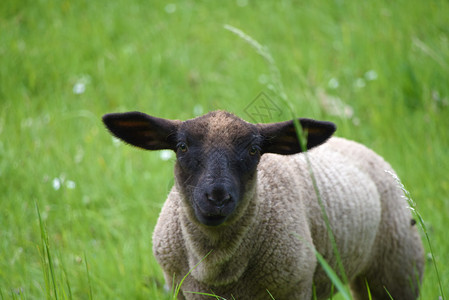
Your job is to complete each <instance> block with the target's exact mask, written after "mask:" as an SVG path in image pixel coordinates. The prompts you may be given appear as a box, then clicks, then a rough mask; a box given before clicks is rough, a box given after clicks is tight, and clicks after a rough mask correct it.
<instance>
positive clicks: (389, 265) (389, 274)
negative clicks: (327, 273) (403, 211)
mask: <svg viewBox="0 0 449 300" xmlns="http://www.w3.org/2000/svg"><path fill="white" fill-rule="evenodd" d="M408 226H411V225H408ZM402 232H403V233H406V234H405V235H404V234H403V235H402V238H401V239H396V241H395V242H394V243H391V244H390V245H389V247H388V246H386V244H385V243H384V244H383V245H384V246H386V247H385V248H386V249H385V250H384V252H383V255H380V256H379V257H378V259H377V260H375V261H374V262H373V266H372V267H371V268H369V269H368V271H367V274H364V275H363V276H359V277H357V278H356V279H355V280H354V281H353V282H352V283H351V290H352V292H353V294H354V297H355V299H370V298H369V297H368V293H367V283H368V286H369V290H370V294H371V297H372V299H391V297H393V299H395V300H401V299H404V300H409V299H417V298H418V295H419V286H420V283H421V278H422V274H423V271H424V250H423V248H422V244H421V242H420V239H419V234H418V232H417V230H416V228H403V229H402ZM389 239H390V241H392V240H393V239H394V238H393V236H390V237H389ZM386 240H387V241H388V239H386ZM387 291H388V293H387ZM390 295H391V297H390Z"/></svg>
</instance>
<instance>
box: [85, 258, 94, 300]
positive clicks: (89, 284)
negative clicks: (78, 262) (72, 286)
mask: <svg viewBox="0 0 449 300" xmlns="http://www.w3.org/2000/svg"><path fill="white" fill-rule="evenodd" d="M84 263H85V265H86V276H87V285H88V287H89V299H90V300H92V299H93V293H92V283H91V281H90V275H89V264H88V262H87V256H86V252H84Z"/></svg>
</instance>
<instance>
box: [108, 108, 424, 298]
mask: <svg viewBox="0 0 449 300" xmlns="http://www.w3.org/2000/svg"><path fill="white" fill-rule="evenodd" d="M103 121H104V123H105V125H106V126H107V128H108V129H109V130H110V132H111V133H112V134H113V135H115V136H116V137H118V138H120V139H122V140H123V141H125V142H127V143H129V144H131V145H134V146H137V147H140V148H143V149H147V150H160V149H170V150H173V151H174V152H175V153H176V157H177V159H176V163H175V168H174V174H175V184H174V186H173V188H172V190H171V192H170V193H169V195H168V198H167V200H166V202H165V204H164V206H163V208H162V211H161V214H160V216H159V219H158V222H157V225H156V228H155V231H154V235H153V252H154V255H155V257H156V259H157V261H158V262H159V264H160V265H161V267H162V269H163V272H164V276H165V279H166V283H167V285H168V286H173V285H176V284H180V282H181V280H182V278H183V277H184V276H185V275H186V274H188V273H189V271H191V273H190V274H189V276H187V277H186V278H185V280H184V281H183V283H182V286H181V289H182V294H180V295H179V298H180V299H210V297H207V296H203V295H199V294H198V293H196V292H200V293H214V294H216V295H218V296H221V297H224V298H226V299H239V300H241V299H272V298H271V296H270V294H271V295H272V296H273V297H274V298H275V299H277V300H281V299H312V297H315V296H316V299H326V298H327V297H330V296H331V293H332V291H333V290H334V289H333V288H332V283H331V281H330V280H329V279H328V277H327V275H326V273H325V272H324V270H323V268H322V267H321V265H320V264H319V263H318V262H317V258H316V255H315V253H314V249H316V251H318V252H319V253H320V254H321V255H322V256H323V257H324V258H325V259H326V261H327V262H328V263H329V264H330V265H331V266H332V267H333V269H334V270H337V269H338V267H337V258H336V255H335V252H334V251H333V248H332V243H331V242H330V240H329V237H328V231H327V229H326V223H325V221H324V218H323V214H322V210H321V206H320V204H319V203H320V202H319V201H318V196H317V193H316V192H315V189H314V182H313V181H312V178H311V176H310V171H309V165H310V166H311V169H312V171H313V174H314V177H315V183H316V187H317V189H318V191H319V193H318V194H319V196H320V198H321V201H322V204H323V206H324V208H325V211H326V214H327V216H328V219H329V224H330V227H331V229H332V233H333V235H334V237H335V240H336V245H337V248H338V252H339V254H340V257H341V262H342V264H343V267H344V270H345V274H346V277H347V279H348V281H349V285H350V288H351V292H352V294H353V296H354V298H355V299H369V296H368V293H367V287H366V286H367V284H368V285H369V290H370V293H371V297H372V299H390V297H389V295H388V293H389V294H391V296H392V297H393V298H394V299H416V298H417V297H418V294H419V285H420V283H421V279H422V274H423V269H424V254H423V247H422V243H421V239H420V236H419V233H418V231H417V229H416V226H413V224H414V223H413V222H412V216H411V213H410V211H409V208H407V204H406V202H405V200H404V199H403V198H402V197H401V196H402V191H401V190H400V189H399V187H398V185H397V183H396V181H395V180H394V179H393V178H392V176H390V174H387V173H386V172H385V170H389V171H391V172H393V171H392V169H391V167H390V165H389V164H388V163H386V162H385V161H384V160H383V159H382V158H381V157H380V156H378V155H377V154H375V153H374V152H373V151H372V150H370V149H368V148H366V147H365V146H362V145H360V144H358V143H356V142H353V141H349V140H346V139H343V138H337V137H331V136H332V135H333V133H334V131H335V130H336V127H335V125H334V124H333V123H330V122H324V121H316V120H311V119H299V122H300V124H301V126H302V129H303V131H304V133H305V136H306V137H307V140H306V145H305V146H306V148H307V150H308V151H307V157H308V159H309V161H310V164H308V162H307V157H306V155H305V154H304V153H301V152H302V147H301V146H300V143H299V141H298V137H297V136H298V135H297V133H296V130H295V126H294V122H293V121H286V122H280V123H271V124H251V123H247V122H245V121H244V120H242V119H240V118H238V117H237V116H235V115H233V114H230V113H228V112H224V111H214V112H210V113H208V114H206V115H203V116H201V117H197V118H195V119H191V120H187V121H184V122H182V121H178V120H168V119H161V118H156V117H152V116H149V115H146V114H143V113H140V112H128V113H114V114H107V115H105V116H104V117H103ZM386 291H388V293H387V292H386ZM269 293H270V294H269ZM314 299H315V298H314Z"/></svg>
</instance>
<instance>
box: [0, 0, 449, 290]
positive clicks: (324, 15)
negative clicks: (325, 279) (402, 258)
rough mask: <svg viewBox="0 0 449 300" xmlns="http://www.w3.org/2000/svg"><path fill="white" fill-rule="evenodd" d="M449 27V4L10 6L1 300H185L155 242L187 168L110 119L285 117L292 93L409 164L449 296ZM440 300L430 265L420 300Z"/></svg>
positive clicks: (246, 1)
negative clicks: (123, 115) (167, 282)
mask: <svg viewBox="0 0 449 300" xmlns="http://www.w3.org/2000/svg"><path fill="white" fill-rule="evenodd" d="M448 16H449V3H448V1H443V0H429V1H418V0H397V1H386V0H379V1H371V0H367V1H356V0H334V1H323V0H319V1H287V0H285V1H284V0H282V1H264V2H262V1H258V2H256V1H250V0H237V1H220V2H218V1H183V2H163V1H139V0H127V1H123V0H117V1H107V0H98V1H83V0H80V1H62V0H61V1H56V0H36V1H27V0H22V1H14V0H3V1H1V2H0V298H5V299H9V298H17V299H41V298H45V297H47V298H56V296H58V298H69V299H70V298H75V299H87V298H89V297H90V296H89V295H92V296H93V298H95V299H111V298H114V299H169V298H170V296H169V294H167V293H166V292H164V289H163V287H162V285H163V278H162V273H161V271H160V269H159V267H158V265H157V263H156V261H155V259H154V258H153V255H152V251H151V235H152V231H153V227H154V225H155V222H156V220H157V216H158V214H159V211H160V209H161V206H162V203H163V202H164V200H165V197H166V195H167V193H168V191H169V189H170V187H171V185H172V183H173V175H172V168H173V162H174V157H173V156H170V154H169V153H166V152H144V151H139V150H136V149H134V148H131V147H128V146H126V145H123V144H121V143H118V142H116V141H115V140H113V139H112V138H111V136H110V135H109V133H108V132H107V131H106V130H105V129H104V127H103V125H102V123H101V116H102V115H103V114H105V113H108V112H124V111H130V110H140V111H144V112H146V113H148V114H151V115H154V116H159V117H165V118H173V119H188V118H192V117H195V116H196V115H199V114H202V113H206V112H207V111H210V110H214V109H225V110H228V111H231V112H233V113H235V114H237V115H239V116H240V117H242V118H244V119H247V120H249V121H252V120H254V119H255V121H265V122H266V121H270V122H274V121H280V120H286V119H290V118H291V113H290V111H289V108H288V105H287V104H286V103H285V102H284V101H283V99H288V102H289V105H290V106H291V107H292V108H293V113H294V114H295V115H296V116H301V117H309V118H316V119H324V120H331V121H333V122H335V123H336V124H337V126H338V131H337V134H338V135H339V136H343V137H347V138H351V139H354V140H356V141H359V142H362V143H364V144H365V145H367V146H368V147H371V148H373V149H374V150H376V151H377V152H378V153H379V154H381V155H383V156H384V157H385V159H386V160H388V161H389V162H390V163H391V164H392V166H393V167H394V168H395V169H396V170H397V172H398V174H399V176H400V177H401V178H402V180H403V183H404V184H405V185H406V187H407V188H408V189H409V191H410V192H411V194H412V197H413V198H414V200H415V201H416V203H417V209H418V210H419V212H420V213H421V215H422V216H423V218H424V220H425V222H426V225H427V227H428V229H429V235H430V239H431V242H432V245H433V248H434V254H435V257H436V260H437V263H438V266H439V268H440V275H441V278H442V285H443V286H444V287H445V289H446V290H445V293H446V295H448V294H449V290H448V287H449V269H448V268H447V265H448V264H449V259H448V253H449V239H448V238H447V227H446V226H447V224H448V221H449V179H448V175H447V172H448V170H449V155H448V154H449V150H448V148H449V133H448V130H449V107H448V106H449V100H448V99H449V84H448V83H449V18H448ZM225 24H228V25H231V26H233V27H235V28H238V29H240V30H242V31H243V32H245V33H246V34H248V35H249V36H250V37H251V38H253V39H255V40H257V41H258V42H259V43H260V44H261V45H263V47H264V48H263V49H262V50H263V51H265V52H269V53H271V56H272V58H273V59H274V62H272V63H268V62H267V60H266V59H265V58H264V57H263V56H261V55H260V54H259V53H258V51H257V49H256V48H255V47H254V43H253V45H251V44H250V43H248V40H245V39H243V38H241V37H239V36H238V35H236V34H234V33H233V32H231V31H229V30H227V29H225V28H224V25H225ZM259 50H260V49H259ZM278 75H280V77H279V76H278ZM281 84H282V86H281ZM261 93H262V94H261ZM283 93H284V94H283ZM261 97H262V98H261ZM261 103H262V104H263V103H265V104H266V103H268V104H269V105H271V106H272V108H273V107H274V108H275V110H274V111H270V112H272V114H271V115H267V117H266V118H264V119H263V120H258V119H257V118H259V117H260V116H258V115H257V114H256V113H255V110H256V112H257V109H259V110H260V111H259V112H262V113H267V112H268V111H266V110H264V108H263V107H261V106H263V105H259V104H261ZM254 105H256V106H254ZM386 176H388V175H386ZM36 203H37V205H38V206H39V209H40V213H41V218H42V221H43V222H44V224H45V225H46V229H47V232H48V243H47V245H49V251H48V252H47V251H46V250H45V249H44V248H45V247H43V244H42V240H41V231H40V226H39V218H38V214H37V212H36V207H35V204H36ZM426 249H427V252H429V247H428V245H426ZM46 253H50V254H51V259H52V263H51V266H52V268H50V264H49V262H48V256H46ZM86 259H87V263H86ZM87 266H88V270H87V268H86V267H87ZM51 272H53V275H51ZM51 278H53V280H52V279H51ZM53 281H54V285H53ZM55 290H56V293H57V295H55ZM439 295H440V292H439V289H438V281H437V277H436V273H435V271H434V270H433V266H432V264H431V261H430V259H428V265H427V270H426V274H425V277H424V284H423V289H422V297H421V299H437V298H438V296H439Z"/></svg>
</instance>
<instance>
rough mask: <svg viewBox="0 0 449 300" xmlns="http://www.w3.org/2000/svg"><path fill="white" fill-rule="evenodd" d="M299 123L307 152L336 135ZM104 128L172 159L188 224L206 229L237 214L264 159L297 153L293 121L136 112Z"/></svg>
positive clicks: (110, 118)
mask: <svg viewBox="0 0 449 300" xmlns="http://www.w3.org/2000/svg"><path fill="white" fill-rule="evenodd" d="M298 121H299V124H300V125H301V127H302V129H303V131H304V133H305V136H306V146H305V147H306V148H307V149H311V148H313V147H315V146H318V145H320V144H322V143H324V142H325V141H326V140H327V139H328V138H329V137H330V136H331V135H332V134H333V133H334V131H335V125H334V124H333V123H330V122H320V121H315V120H310V119H299V120H298ZM103 122H104V123H105V125H106V126H107V127H108V129H109V130H110V131H111V133H112V134H113V135H115V136H116V137H118V138H120V139H122V140H123V141H125V142H127V143H129V144H131V145H134V146H137V147H140V148H143V149H147V150H160V149H170V150H173V151H174V152H175V153H176V157H177V160H176V165H175V177H176V182H177V186H178V188H179V189H180V192H181V194H182V197H183V199H184V201H185V202H186V203H187V205H188V206H189V209H190V212H191V217H192V218H194V220H193V221H195V222H199V223H201V224H203V225H206V226H217V225H221V224H223V223H225V221H227V220H229V219H231V218H232V216H233V215H236V214H237V213H236V211H238V210H239V206H240V205H241V202H242V199H244V198H245V195H246V194H247V193H249V192H251V188H252V186H253V185H252V183H253V182H254V178H255V175H256V169H257V165H258V163H259V161H260V158H261V156H262V155H263V154H264V153H276V154H284V155H289V154H295V153H299V152H301V151H302V147H301V145H300V142H299V139H298V134H297V131H296V130H295V125H294V122H293V121H286V122H280V123H271V124H251V123H248V122H245V121H243V120H242V119H240V118H238V117H236V116H235V115H232V114H230V113H227V112H224V111H214V112H211V113H208V114H206V115H204V116H201V117H198V118H195V119H192V120H187V121H184V122H181V121H174V120H167V119H160V118H156V117H152V116H149V115H146V114H143V113H140V112H129V113H117V114H107V115H105V116H104V117H103ZM301 134H302V133H301ZM301 134H300V135H301Z"/></svg>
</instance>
